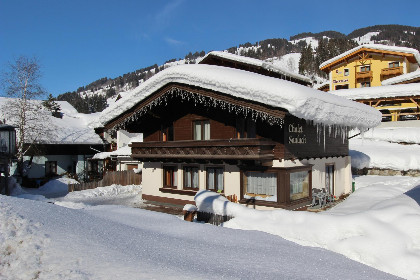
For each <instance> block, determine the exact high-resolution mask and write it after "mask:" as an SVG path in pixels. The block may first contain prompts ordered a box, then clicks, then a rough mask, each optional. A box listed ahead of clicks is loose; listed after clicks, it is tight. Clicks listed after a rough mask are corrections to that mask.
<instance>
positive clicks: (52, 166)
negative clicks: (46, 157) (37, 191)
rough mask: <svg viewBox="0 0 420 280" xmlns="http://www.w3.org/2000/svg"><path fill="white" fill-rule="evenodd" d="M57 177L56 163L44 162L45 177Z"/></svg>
mask: <svg viewBox="0 0 420 280" xmlns="http://www.w3.org/2000/svg"><path fill="white" fill-rule="evenodd" d="M54 175H57V162H56V161H46V162H45V177H49V176H54Z"/></svg>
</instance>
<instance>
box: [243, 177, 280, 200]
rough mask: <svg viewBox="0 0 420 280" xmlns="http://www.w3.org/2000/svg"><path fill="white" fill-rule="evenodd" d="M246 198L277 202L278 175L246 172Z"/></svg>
mask: <svg viewBox="0 0 420 280" xmlns="http://www.w3.org/2000/svg"><path fill="white" fill-rule="evenodd" d="M244 198H245V199H255V200H263V201H272V202H277V173H274V172H256V171H246V172H244Z"/></svg>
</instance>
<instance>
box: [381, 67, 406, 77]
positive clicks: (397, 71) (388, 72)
mask: <svg viewBox="0 0 420 280" xmlns="http://www.w3.org/2000/svg"><path fill="white" fill-rule="evenodd" d="M402 73H403V67H402V66H399V67H393V68H384V69H382V70H381V77H386V76H398V75H401V74H402Z"/></svg>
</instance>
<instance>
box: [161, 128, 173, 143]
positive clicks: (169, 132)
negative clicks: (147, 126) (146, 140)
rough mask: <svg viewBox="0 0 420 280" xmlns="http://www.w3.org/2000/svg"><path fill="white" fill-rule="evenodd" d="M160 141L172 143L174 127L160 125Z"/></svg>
mask: <svg viewBox="0 0 420 280" xmlns="http://www.w3.org/2000/svg"><path fill="white" fill-rule="evenodd" d="M160 132H161V140H162V141H164V142H166V141H174V125H173V123H170V124H165V125H162V127H161V130H160Z"/></svg>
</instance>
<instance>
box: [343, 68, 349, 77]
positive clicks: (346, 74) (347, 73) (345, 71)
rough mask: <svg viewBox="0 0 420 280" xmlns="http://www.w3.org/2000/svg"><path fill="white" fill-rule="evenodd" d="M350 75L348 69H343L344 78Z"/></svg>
mask: <svg viewBox="0 0 420 280" xmlns="http://www.w3.org/2000/svg"><path fill="white" fill-rule="evenodd" d="M349 74H350V69H348V68H346V69H344V76H348V75H349Z"/></svg>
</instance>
